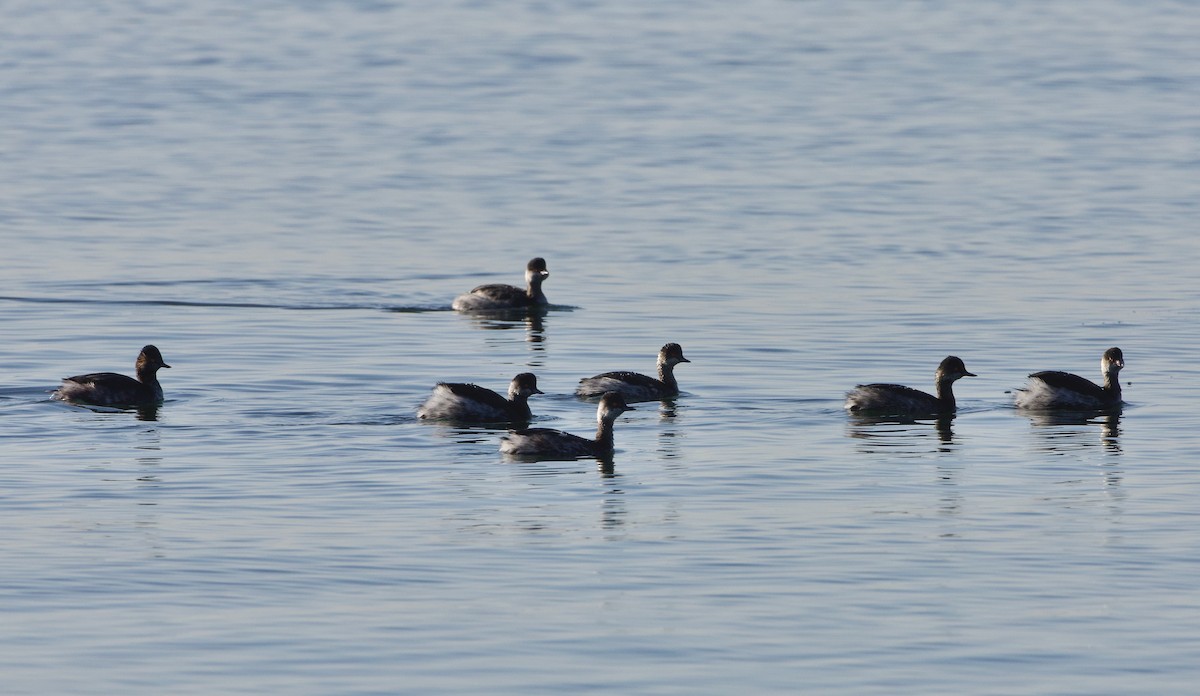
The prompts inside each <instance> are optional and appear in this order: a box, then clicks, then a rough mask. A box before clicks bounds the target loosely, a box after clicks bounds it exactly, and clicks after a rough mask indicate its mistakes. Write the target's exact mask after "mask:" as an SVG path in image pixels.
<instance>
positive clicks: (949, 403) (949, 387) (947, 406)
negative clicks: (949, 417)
mask: <svg viewBox="0 0 1200 696" xmlns="http://www.w3.org/2000/svg"><path fill="white" fill-rule="evenodd" d="M937 398H938V408H940V409H941V410H943V411H953V410H954V409H955V408H956V406H957V405H956V404H955V402H954V380H953V379H950V378H946V377H942V378H940V379H938V381H937Z"/></svg>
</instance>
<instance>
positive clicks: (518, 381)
mask: <svg viewBox="0 0 1200 696" xmlns="http://www.w3.org/2000/svg"><path fill="white" fill-rule="evenodd" d="M545 393H546V392H544V391H542V390H541V389H538V386H537V377H535V376H534V375H533V373H532V372H522V373H521V374H519V375H517V376H516V377H513V378H512V382H510V383H509V385H508V398H510V399H515V398H516V397H518V396H523V397H525V398H529V397H530V396H532V395H533V394H545Z"/></svg>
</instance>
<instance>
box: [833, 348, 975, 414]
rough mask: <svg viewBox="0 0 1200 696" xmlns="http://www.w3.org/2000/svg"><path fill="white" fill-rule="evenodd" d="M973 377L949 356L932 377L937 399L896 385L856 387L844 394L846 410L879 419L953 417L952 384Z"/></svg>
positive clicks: (862, 385) (954, 405) (962, 365)
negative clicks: (890, 416) (905, 416)
mask: <svg viewBox="0 0 1200 696" xmlns="http://www.w3.org/2000/svg"><path fill="white" fill-rule="evenodd" d="M974 376H975V375H974V374H973V373H970V372H967V366H966V365H965V364H963V361H962V360H960V359H959V358H956V357H954V356H953V355H950V356H947V357H946V359H945V360H943V361H942V362H941V364H940V365H938V368H937V372H935V373H934V384H936V385H937V396H934V395H933V394H927V393H925V392H923V391H920V390H919V389H913V388H912V387H905V386H903V385H899V384H860V385H858V386H857V387H855V388H854V389H852V390H851V391H850V392H849V393H848V394H846V410H847V411H851V412H854V413H875V414H881V415H900V414H910V415H912V414H945V413H953V412H954V410H955V407H956V404H955V401H954V388H953V385H954V382H955V381H956V380H958V379H961V378H963V377H974Z"/></svg>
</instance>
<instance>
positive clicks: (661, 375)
mask: <svg viewBox="0 0 1200 696" xmlns="http://www.w3.org/2000/svg"><path fill="white" fill-rule="evenodd" d="M658 381H660V382H662V383H663V385H665V386H666V387H667V389H668V390H670V391H675V392H677V391H679V383H678V382H676V381H675V366H674V365H672V364H671V361H670V360H659V361H658Z"/></svg>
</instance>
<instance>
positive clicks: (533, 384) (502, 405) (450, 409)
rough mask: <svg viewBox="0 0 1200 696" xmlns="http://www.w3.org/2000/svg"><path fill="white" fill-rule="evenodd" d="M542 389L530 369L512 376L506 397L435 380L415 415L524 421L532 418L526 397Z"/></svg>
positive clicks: (478, 388) (481, 389) (463, 385)
mask: <svg viewBox="0 0 1200 696" xmlns="http://www.w3.org/2000/svg"><path fill="white" fill-rule="evenodd" d="M542 393H544V392H542V390H541V389H538V387H537V377H535V376H533V374H532V373H530V372H522V373H521V374H519V375H517V376H516V377H513V378H512V382H510V383H509V385H508V398H507V399H506V398H504V397H503V396H500V395H499V394H497V393H496V392H494V391H492V390H491V389H485V388H484V387H481V386H478V385H475V384H463V383H461V382H453V383H448V382H438V383H437V386H435V387H434V388H433V394H430V396H429V398H428V399H426V400H425V403H424V404H423V405H422V406H421V408H420V409H419V410H418V411H417V415H418V416H419V417H421V418H441V419H447V420H459V421H471V422H476V423H489V422H499V421H528V420H529V419H531V418H533V414H532V413H530V411H529V397H530V396H532V395H534V394H542Z"/></svg>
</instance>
